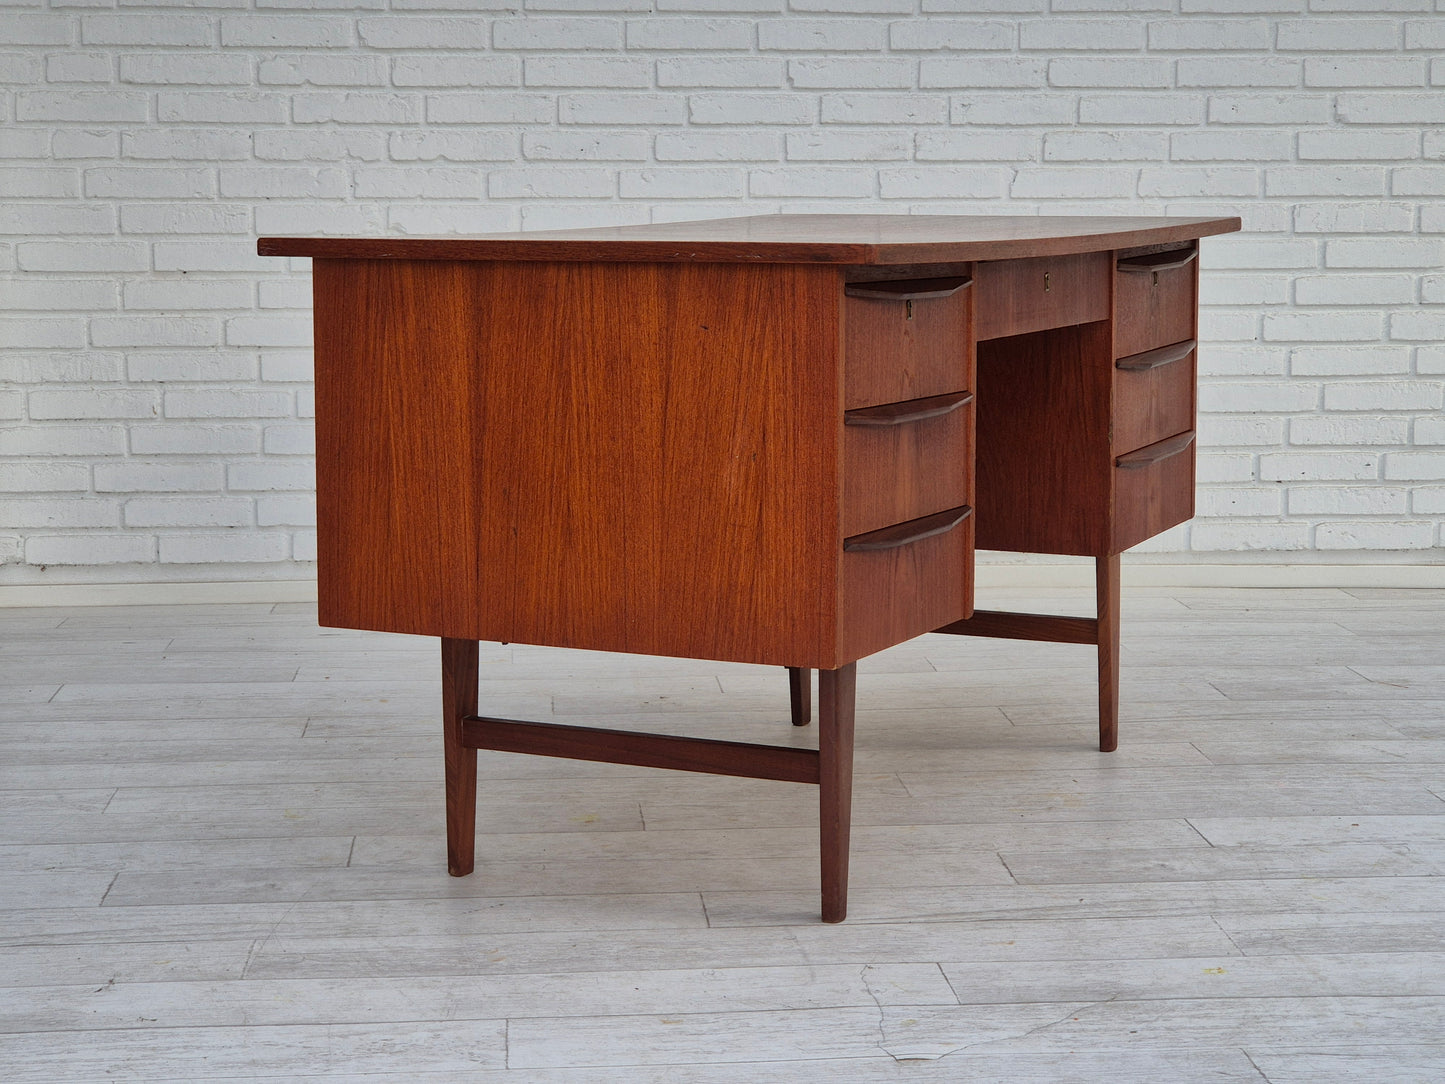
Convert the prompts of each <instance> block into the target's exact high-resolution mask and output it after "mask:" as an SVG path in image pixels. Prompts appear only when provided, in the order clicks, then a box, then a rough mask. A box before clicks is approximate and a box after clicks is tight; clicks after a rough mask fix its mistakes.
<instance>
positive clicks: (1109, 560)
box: [788, 553, 1119, 753]
mask: <svg viewBox="0 0 1445 1084" xmlns="http://www.w3.org/2000/svg"><path fill="white" fill-rule="evenodd" d="M1095 564H1096V569H1097V573H1096V580H1095V592H1096V596H1097V603H1098V605H1097V610H1096V612H1097V613H1098V616H1097V617H1061V616H1058V615H1055V614H1020V613H1005V612H1002V611H999V610H974V611H973V616H972V617H969V618H966V619H964V620H963V621H955V622H953V623H952V624H950V625H944V626H943V627H942V628H939V629H934V630H933V631H934V632H946V633H951V634H953V635H956V636H989V637H996V638H998V639H1003V640H1043V641H1047V642H1049V643H1055V644H1094V645H1096V646H1097V647H1098V649H1099V751H1100V752H1101V753H1112V752H1114V750H1116V749H1117V748H1118V747H1119V555H1118V554H1117V553H1116V554H1114V555H1113V556H1110V557H1098V558H1095ZM788 683H789V688H790V689H791V690H792V694H793V724H794V725H795V726H803V725H805V724H806V723H807V722H808V717H807V711H808V700H807V697H808V681H807V671H802V672H801V678H800V676H799V671H797V670H795V669H793V668H791V667H790V668H789V669H788ZM800 687H801V689H802V693H801V696H802V699H801V700H799V692H798V690H799V688H800ZM800 705H801V706H800Z"/></svg>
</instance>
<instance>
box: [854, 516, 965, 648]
mask: <svg viewBox="0 0 1445 1084" xmlns="http://www.w3.org/2000/svg"><path fill="white" fill-rule="evenodd" d="M972 512H973V510H972V509H971V508H966V507H965V508H955V509H950V510H949V511H947V512H943V513H940V514H938V515H935V516H927V517H924V518H923V519H920V520H914V521H912V522H911V523H902V524H898V525H897V526H896V527H892V528H885V529H884V530H882V531H874V532H870V533H869V534H865V535H862V536H854V537H852V538H849V539H848V540H847V541H845V542H844V550H843V553H842V558H843V564H842V591H841V597H840V599H839V602H840V606H839V620H840V627H839V636H840V642H841V648H840V655H841V657H843V658H844V659H846V660H848V661H852V660H854V659H861V658H863V657H864V656H865V655H871V654H873V653H874V652H875V651H881V650H883V649H884V648H886V647H891V646H892V645H894V644H898V643H902V642H903V641H904V640H910V639H912V638H913V637H915V636H921V635H923V634H924V633H925V632H932V631H933V630H934V629H936V628H940V627H941V626H943V625H947V624H949V623H950V622H953V621H962V620H963V619H964V618H966V617H970V616H972V614H973V514H972ZM910 538H911V539H912V540H911V541H910V540H909V539H910Z"/></svg>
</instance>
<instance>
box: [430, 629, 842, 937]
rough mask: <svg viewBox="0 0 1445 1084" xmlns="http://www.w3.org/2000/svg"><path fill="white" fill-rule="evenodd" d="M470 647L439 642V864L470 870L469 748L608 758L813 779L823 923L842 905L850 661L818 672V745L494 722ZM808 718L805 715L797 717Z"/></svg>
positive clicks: (472, 766)
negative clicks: (442, 755) (442, 754)
mask: <svg viewBox="0 0 1445 1084" xmlns="http://www.w3.org/2000/svg"><path fill="white" fill-rule="evenodd" d="M477 664H478V652H477V643H476V641H474V640H454V639H447V638H443V640H442V688H443V705H442V710H443V733H444V735H445V742H446V806H447V869H448V870H449V871H450V872H451V874H452V875H453V876H455V877H461V876H465V875H466V874H468V873H471V872H472V868H473V865H474V854H475V846H476V815H477V750H478V749H491V750H496V751H499V752H504V753H530V754H532V755H533V756H545V757H565V758H567V759H570V760H592V761H600V762H602V763H606V764H632V765H637V766H639V767H644V768H671V769H673V770H674V771H683V772H705V773H707V774H709V775H732V776H743V777H745V778H749V779H778V780H783V781H786V782H792V783H813V784H815V785H816V786H817V787H818V793H819V805H818V810H819V841H820V856H821V867H822V912H823V921H824V922H842V921H843V919H844V917H845V916H846V914H847V911H848V841H849V828H850V824H851V821H852V804H853V705H854V700H855V690H856V672H857V668H856V665H855V664H852V663H850V664H848V665H847V666H844V667H841V668H839V669H837V670H822V671H819V674H818V748H817V749H816V750H814V749H794V748H790V747H788V746H777V745H757V744H753V743H750V742H734V741H717V740H714V739H710V738H684V737H678V736H675V735H669V734H643V733H638V732H635V731H629V730H606V729H599V728H596V727H585V726H568V725H564V724H560V723H533V722H524V721H521V720H517V719H492V718H487V717H485V716H480V715H478V714H477V713H476V711H477V668H478V665H477ZM798 673H799V674H800V675H801V677H800V679H799V680H798V681H796V682H795V683H794V697H793V710H794V719H795V721H796V719H797V715H798V711H799V707H800V705H801V706H802V710H803V711H805V712H806V711H807V710H808V707H807V696H806V693H804V694H802V696H801V698H800V695H799V693H798V691H797V689H798V685H799V684H801V686H802V688H803V689H804V690H806V688H807V684H806V678H807V672H806V671H798ZM804 721H805V722H806V719H805V720H804Z"/></svg>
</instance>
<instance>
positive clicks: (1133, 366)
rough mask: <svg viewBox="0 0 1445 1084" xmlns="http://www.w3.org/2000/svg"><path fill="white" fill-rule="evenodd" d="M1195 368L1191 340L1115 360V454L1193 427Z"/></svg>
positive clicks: (1113, 447) (1111, 444)
mask: <svg viewBox="0 0 1445 1084" xmlns="http://www.w3.org/2000/svg"><path fill="white" fill-rule="evenodd" d="M1194 368H1195V363H1194V340H1193V339H1186V340H1185V341H1184V342H1180V343H1174V344H1172V345H1170V346H1164V347H1160V348H1159V349H1157V350H1146V351H1145V352H1144V353H1142V354H1133V355H1130V356H1129V357H1127V358H1120V359H1119V360H1118V361H1116V362H1115V363H1114V412H1113V425H1112V426H1111V428H1110V432H1111V437H1110V448H1111V450H1112V451H1113V452H1114V453H1115V454H1116V455H1117V454H1119V453H1120V452H1128V451H1132V450H1133V449H1135V448H1142V447H1143V446H1144V445H1146V444H1153V443H1154V442H1155V441H1158V440H1163V439H1164V438H1165V437H1172V436H1173V435H1174V434H1175V433H1183V432H1184V431H1185V430H1187V429H1193V428H1194Z"/></svg>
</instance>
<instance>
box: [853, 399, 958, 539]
mask: <svg viewBox="0 0 1445 1084" xmlns="http://www.w3.org/2000/svg"><path fill="white" fill-rule="evenodd" d="M890 409H893V410H896V411H897V413H896V414H895V415H893V417H890V416H889V415H887V414H881V415H880V414H876V413H874V412H872V411H869V410H867V409H864V410H855V411H852V412H850V413H849V414H847V415H845V416H844V423H845V424H844V426H843V534H844V535H845V536H850V535H856V534H862V533H863V532H865V531H873V530H876V529H878V528H880V527H886V526H888V525H889V524H893V523H901V522H903V521H905V520H911V519H916V518H918V517H919V516H926V515H928V514H930V513H933V512H940V511H943V510H944V509H947V508H954V507H957V506H959V505H964V504H971V503H972V502H973V498H972V494H971V493H970V492H969V464H970V463H972V462H973V397H972V395H969V394H967V393H955V394H953V395H941V396H936V397H933V398H929V399H921V400H914V401H912V402H911V403H899V404H896V407H893V408H890ZM870 415H871V416H870ZM893 418H901V419H902V420H897V421H895V420H893Z"/></svg>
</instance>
